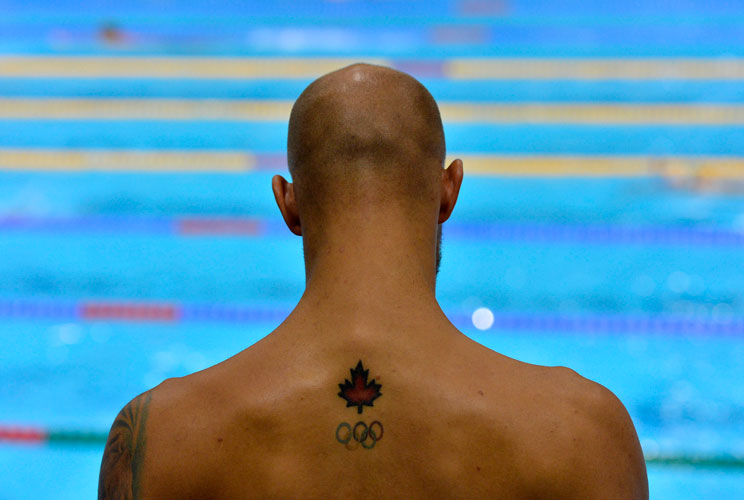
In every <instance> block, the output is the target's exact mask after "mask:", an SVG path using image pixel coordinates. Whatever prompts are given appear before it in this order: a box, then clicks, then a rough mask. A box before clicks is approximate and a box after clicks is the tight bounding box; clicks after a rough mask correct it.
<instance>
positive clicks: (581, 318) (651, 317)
mask: <svg viewBox="0 0 744 500" xmlns="http://www.w3.org/2000/svg"><path fill="white" fill-rule="evenodd" d="M289 313H290V310H289V309H287V308H278V307H262V306H253V305H240V304H205V303H181V302H145V301H136V300H113V299H112V300H77V301H65V300H34V299H1V300H0V320H49V321H80V322H96V321H114V322H119V321H121V322H155V323H203V322H206V323H243V324H244V323H248V324H278V323H280V322H281V321H283V320H284V319H285V318H286V317H287V315H288V314H289ZM492 313H493V317H494V319H493V323H492V325H491V326H489V327H488V328H487V329H486V330H507V331H515V332H517V331H519V332H522V331H527V332H550V333H588V334H615V333H618V334H627V333H638V334H662V335H703V336H706V335H716V336H728V335H736V336H739V335H743V334H744V317H738V316H735V315H733V314H732V315H730V316H726V317H720V318H710V317H702V316H691V315H680V314H669V313H662V314H596V313H576V314H563V313H542V312H537V313H522V312H519V313H512V312H502V311H492ZM447 316H448V317H449V318H450V320H451V321H452V322H453V323H454V324H455V325H457V326H458V327H460V328H466V329H469V330H471V331H472V329H473V320H472V316H471V313H467V312H464V311H453V310H450V311H448V313H447Z"/></svg>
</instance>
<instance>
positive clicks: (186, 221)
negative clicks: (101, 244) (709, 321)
mask: <svg viewBox="0 0 744 500" xmlns="http://www.w3.org/2000/svg"><path fill="white" fill-rule="evenodd" d="M14 232H15V233H31V234H37V233H42V234H52V235H67V234H98V235H110V236H113V237H123V236H124V235H131V234H136V235H146V234H149V235H169V236H182V237H212V238H219V237H225V238H235V237H241V238H261V237H267V236H268V237H276V236H279V237H281V236H289V234H290V233H289V232H288V231H287V230H286V228H285V227H284V224H283V223H282V222H280V221H279V220H277V219H276V218H259V217H245V216H244V217H240V216H230V217H225V216H222V217H220V216H203V217H194V216H186V217H183V216H175V217H174V216H170V217H167V216H146V215H145V216H101V215H98V216H72V217H69V216H68V217H49V216H47V217H33V216H19V215H8V216H2V215H0V233H6V234H7V233H14ZM446 232H447V237H448V238H454V239H459V240H471V241H481V242H484V241H502V242H509V241H519V242H527V243H537V244H546V243H547V244H564V243H565V244H576V243H579V244H582V245H587V244H595V245H644V246H648V245H684V246H712V247H732V246H744V232H742V231H738V230H736V229H729V228H722V227H686V226H682V227H668V226H650V225H624V224H603V225H599V224H545V223H509V222H495V223H494V222H485V223H484V222H457V221H454V222H452V223H449V224H448V225H447V229H446ZM99 313H101V314H110V313H111V314H113V312H108V311H104V312H101V311H99V310H97V309H91V310H90V311H88V312H87V313H86V314H88V315H94V314H99ZM126 314H129V313H128V312H126ZM142 314H147V312H142ZM152 314H154V315H157V314H160V313H158V312H152ZM168 314H172V312H162V314H161V315H163V316H167V315H168ZM173 314H174V313H173Z"/></svg>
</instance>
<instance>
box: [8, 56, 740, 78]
mask: <svg viewBox="0 0 744 500" xmlns="http://www.w3.org/2000/svg"><path fill="white" fill-rule="evenodd" d="M354 62H369V63H374V64H381V65H386V66H395V65H396V64H397V63H396V61H393V60H390V59H384V58H370V57H356V58H323V57H318V58H277V57H186V56H167V57H163V56H25V55H24V56H12V55H5V56H0V77H11V76H12V77H31V78H42V77H50V78H55V77H56V78H182V79H205V78H207V79H209V78H214V79H247V78H315V77H317V76H319V75H322V74H324V73H327V72H329V71H332V70H334V69H337V68H341V67H343V66H346V65H348V64H351V63H354ZM414 62H415V61H414ZM424 62H425V63H426V64H427V65H428V66H432V65H433V66H437V65H438V64H439V63H437V62H436V61H434V62H432V61H424ZM406 63H409V64H410V61H408V62H401V63H400V65H401V67H406ZM434 73H435V74H436V73H439V74H440V75H441V76H443V77H445V78H450V79H494V80H513V79H518V80H521V79H531V80H535V79H537V80H540V79H570V80H614V79H621V80H667V79H682V80H702V79H707V80H742V79H744V58H735V57H728V58H635V59H633V58H454V59H447V60H444V61H442V62H441V65H440V66H439V70H438V71H436V70H435V71H434Z"/></svg>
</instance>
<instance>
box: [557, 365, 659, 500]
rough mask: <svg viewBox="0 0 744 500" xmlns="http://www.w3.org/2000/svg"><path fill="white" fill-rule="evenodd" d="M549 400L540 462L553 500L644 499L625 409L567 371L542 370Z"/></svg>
mask: <svg viewBox="0 0 744 500" xmlns="http://www.w3.org/2000/svg"><path fill="white" fill-rule="evenodd" d="M547 370H548V372H546V373H548V374H549V376H550V380H551V382H550V387H551V389H552V390H551V393H552V394H554V395H555V398H554V399H553V400H552V401H549V402H546V408H549V409H550V410H551V413H552V415H546V416H545V418H547V419H548V420H549V421H550V425H548V426H546V433H547V434H548V435H549V436H548V437H549V439H548V440H547V442H548V443H549V444H548V445H547V446H546V450H545V451H546V456H545V459H546V460H547V463H546V464H545V465H546V466H547V468H548V476H549V477H551V478H552V481H551V484H552V485H554V487H555V488H556V490H555V491H553V492H552V497H553V498H584V499H592V498H603V499H638V500H641V499H647V498H648V482H647V476H646V464H645V461H644V459H643V452H642V450H641V447H640V443H639V441H638V435H637V434H636V431H635V427H634V426H633V422H632V420H631V419H630V416H629V415H628V412H627V410H626V409H625V406H623V404H622V403H621V402H620V400H619V399H618V398H617V397H616V396H615V395H614V394H613V393H612V392H611V391H610V390H608V389H607V388H605V387H604V386H602V385H600V384H598V383H596V382H593V381H591V380H589V379H586V378H584V377H582V376H581V375H579V374H577V373H576V372H574V371H573V370H571V369H568V368H564V367H554V368H548V369H547Z"/></svg>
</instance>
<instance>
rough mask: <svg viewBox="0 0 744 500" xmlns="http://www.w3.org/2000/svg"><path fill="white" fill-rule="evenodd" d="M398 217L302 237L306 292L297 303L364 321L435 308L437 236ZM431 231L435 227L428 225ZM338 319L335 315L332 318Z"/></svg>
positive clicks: (335, 227) (344, 225) (339, 226)
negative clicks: (303, 239)
mask: <svg viewBox="0 0 744 500" xmlns="http://www.w3.org/2000/svg"><path fill="white" fill-rule="evenodd" d="M415 222H417V221H413V222H412V221H411V220H410V218H409V219H403V218H386V219H385V220H379V218H378V220H375V221H370V220H366V221H365V223H363V224H359V223H358V221H356V222H354V221H346V222H345V223H344V222H341V223H337V224H328V225H326V226H325V227H324V228H323V234H322V235H313V234H312V233H311V234H306V235H305V236H304V237H305V242H304V243H305V261H306V262H305V264H306V290H305V294H304V295H303V298H302V301H301V303H300V305H301V306H302V305H308V306H310V307H311V309H309V310H312V311H316V312H320V313H321V314H325V313H330V314H332V315H333V316H336V315H339V314H340V315H343V316H344V317H345V318H346V319H347V320H351V321H354V320H355V319H357V320H359V321H360V322H364V323H369V322H372V323H374V322H377V321H386V320H387V321H389V320H390V319H391V318H392V317H395V316H397V315H401V316H404V315H406V314H410V312H411V311H412V310H426V311H430V310H437V311H440V312H441V309H439V305H438V304H437V301H436V297H435V293H434V292H435V281H436V255H437V234H436V229H432V227H422V224H420V223H419V224H415ZM434 227H435V226H434ZM336 317H338V316H336Z"/></svg>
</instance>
